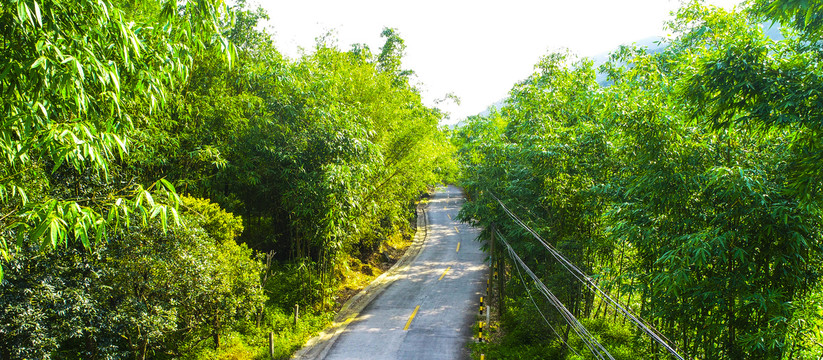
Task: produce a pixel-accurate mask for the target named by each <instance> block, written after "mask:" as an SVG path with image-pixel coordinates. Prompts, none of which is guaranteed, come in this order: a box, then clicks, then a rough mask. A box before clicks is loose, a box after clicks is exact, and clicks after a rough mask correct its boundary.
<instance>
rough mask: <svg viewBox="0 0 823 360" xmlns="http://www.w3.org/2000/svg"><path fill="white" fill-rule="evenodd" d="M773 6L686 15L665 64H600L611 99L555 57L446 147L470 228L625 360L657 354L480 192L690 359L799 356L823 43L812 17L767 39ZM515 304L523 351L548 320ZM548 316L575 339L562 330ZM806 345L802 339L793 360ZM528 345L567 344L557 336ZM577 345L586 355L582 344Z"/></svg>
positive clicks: (626, 58)
mask: <svg viewBox="0 0 823 360" xmlns="http://www.w3.org/2000/svg"><path fill="white" fill-rule="evenodd" d="M801 3H802V4H801ZM773 4H778V5H774V6H783V5H786V6H793V7H794V8H795V9H798V7H799V8H802V9H811V8H812V7H814V6H816V5H813V4H811V3H809V4H806V3H804V2H791V1H787V2H773ZM787 4H788V5H787ZM798 4H800V5H798ZM803 4H805V5H803ZM774 6H772V7H771V8H769V9H774ZM763 9H764V8H763V7H759V6H755V7H754V8H753V9H752V10H745V11H747V12H745V13H743V15H744V16H741V14H740V13H728V12H725V11H723V10H720V9H716V8H709V7H704V6H702V5H700V4H699V3H691V4H686V5H685V6H684V7H683V8H682V9H681V10H680V11H679V12H678V17H677V18H676V19H675V20H674V21H672V23H671V25H670V26H671V27H672V29H673V30H675V31H676V32H677V34H678V36H677V37H676V38H674V39H673V40H671V42H670V44H669V46H668V47H667V48H666V49H665V50H664V51H661V52H659V53H656V54H647V53H645V52H644V51H643V50H642V49H631V48H622V49H620V50H618V51H616V52H615V53H614V54H612V59H611V61H610V62H609V63H607V64H606V65H604V66H603V67H602V68H601V71H603V72H604V73H606V74H608V75H609V76H610V80H611V81H612V83H613V84H612V85H611V86H608V87H601V86H600V85H598V84H597V83H595V82H594V74H595V73H594V70H593V69H592V68H591V64H590V62H589V61H588V60H577V59H575V58H574V57H572V56H570V55H569V54H564V53H560V54H550V55H548V56H546V57H544V58H543V59H541V61H540V62H539V63H538V64H537V65H536V66H535V72H534V74H533V75H532V76H530V77H529V78H528V79H526V80H524V81H523V82H521V83H519V84H517V85H516V86H515V87H514V88H513V89H512V90H511V93H510V97H509V99H508V100H507V106H506V107H504V108H503V109H502V110H501V112H500V113H499V114H498V113H494V114H492V115H490V116H489V117H487V118H474V119H470V120H469V121H468V122H467V124H466V125H465V126H464V127H463V128H460V129H457V130H456V132H455V134H454V135H453V137H452V141H453V142H454V143H455V144H456V145H457V146H459V147H460V149H459V150H458V154H459V157H460V160H461V166H462V175H463V179H462V183H463V184H464V185H465V187H466V189H467V191H468V192H469V193H470V195H471V198H472V200H473V201H472V202H469V203H467V204H466V205H465V206H464V208H463V209H462V210H461V218H462V219H464V220H466V221H472V222H474V223H476V224H478V225H481V226H484V227H488V226H489V225H490V224H491V223H495V224H496V226H497V228H498V229H499V230H500V231H501V232H502V233H503V234H504V235H505V236H506V238H507V239H509V240H511V242H512V243H513V244H512V246H513V247H514V248H515V250H516V251H517V252H518V253H520V254H521V256H523V257H524V258H525V260H526V262H527V264H528V265H529V266H530V267H531V268H532V269H536V270H535V271H536V272H537V273H538V275H540V276H541V277H542V278H543V281H544V282H545V283H546V284H547V285H549V287H550V288H551V289H552V291H553V292H554V293H555V294H557V296H558V298H560V299H561V300H562V301H563V303H564V304H566V307H567V308H569V310H570V311H572V312H573V313H574V314H575V315H576V316H578V317H581V318H584V323H586V324H587V325H590V326H591V329H590V330H592V331H593V332H594V333H595V334H596V336H598V337H600V338H601V340H602V341H603V342H604V344H606V348H607V349H608V350H609V351H610V352H611V353H612V355H614V356H615V357H626V358H628V357H638V356H640V357H646V356H656V355H652V354H653V353H656V352H659V351H660V350H659V349H657V350H654V348H653V347H651V346H650V345H648V342H647V340H645V341H646V342H642V341H636V340H635V337H636V336H637V335H638V334H639V333H636V334H632V335H631V336H629V337H626V336H625V334H623V335H620V334H619V333H615V332H614V331H613V330H614V329H617V328H619V327H616V326H614V325H616V324H609V325H608V326H604V324H607V323H608V322H606V321H604V318H611V317H613V316H614V315H613V314H610V310H609V309H608V307H607V306H606V305H604V304H601V303H600V300H599V299H597V298H596V297H595V296H594V295H593V294H591V293H590V292H588V291H586V290H583V288H582V287H581V286H580V285H575V284H576V282H575V281H574V279H573V278H572V277H571V276H569V275H568V273H567V272H566V271H565V270H564V269H563V268H562V267H560V266H558V264H557V263H555V262H554V261H553V260H552V259H551V258H548V254H547V253H546V252H545V250H544V249H543V248H542V247H541V246H540V245H539V244H535V243H534V241H533V240H531V236H530V235H529V234H526V233H524V231H523V230H522V229H521V228H520V227H519V226H517V225H515V224H513V223H512V222H511V221H510V220H509V219H508V217H507V216H506V215H505V214H503V213H502V210H501V209H500V208H499V206H498V205H497V203H496V201H494V200H493V199H491V198H490V196H489V195H488V192H492V193H494V194H495V195H497V196H498V197H499V198H501V199H502V200H503V202H504V203H506V204H508V205H509V206H510V207H511V208H512V210H513V211H514V212H515V213H517V214H518V215H519V216H520V217H522V218H523V219H524V221H525V222H526V223H527V224H528V225H529V226H531V227H532V228H534V229H535V230H536V231H538V232H539V233H540V234H541V235H542V236H543V237H544V238H545V239H547V240H548V241H549V242H551V243H552V244H553V245H554V246H555V247H557V248H558V249H559V250H560V252H562V253H563V254H565V255H566V256H567V257H568V258H569V259H571V260H572V261H573V262H574V263H575V264H577V266H578V267H580V268H581V269H582V270H583V271H584V272H586V273H589V274H593V275H594V276H595V278H596V280H597V281H598V282H599V283H600V285H601V286H602V287H603V288H604V289H606V290H608V291H609V292H610V293H612V295H613V296H614V297H616V298H617V299H618V301H619V302H621V304H624V306H626V307H628V308H631V309H633V311H635V312H637V313H639V314H640V315H641V316H643V317H644V318H646V319H647V320H649V321H650V323H652V324H654V325H655V326H656V327H657V328H658V329H660V330H661V331H662V332H663V334H664V335H666V336H667V337H668V338H669V339H670V343H673V344H676V346H677V347H678V348H679V349H680V351H681V354H684V355H685V354H687V355H688V356H689V357H695V358H707V359H720V358H724V359H739V358H748V359H775V358H781V357H783V356H791V355H790V352H792V350H791V349H792V345H790V344H789V342H787V339H788V337H789V336H790V334H791V333H792V331H797V329H798V325H797V324H798V321H801V322H802V321H808V320H805V319H807V318H810V317H813V316H812V315H810V313H808V312H804V311H799V310H798V308H795V307H794V306H793V305H792V304H793V302H795V301H798V302H804V299H806V297H807V296H811V295H809V294H810V292H809V290H810V289H812V288H813V287H814V286H815V285H816V284H818V282H819V279H820V268H821V265H822V263H821V260H823V258H822V257H821V255H822V254H823V253H821V250H823V249H821V243H823V242H821V240H823V234H821V230H820V229H821V228H820V212H819V208H820V198H819V194H820V191H819V189H818V187H819V186H820V183H821V182H820V179H821V178H820V176H819V161H818V160H817V155H816V154H818V151H817V150H816V149H818V147H819V146H820V141H819V137H818V136H816V135H815V134H817V133H818V132H819V130H818V128H819V121H817V120H816V119H817V117H819V116H818V115H819V114H818V112H819V111H820V109H821V108H822V107H821V104H818V100H819V97H818V96H817V95H816V94H817V90H816V89H817V88H819V86H817V85H815V84H816V81H817V79H818V78H820V76H821V74H820V67H819V56H818V55H819V42H815V41H812V42H809V41H808V39H809V37H808V35H809V34H811V33H812V32H813V31H815V30H814V25H813V24H814V21H813V20H808V18H805V19H806V20H804V22H806V24H807V25H809V27H800V26H795V27H797V28H798V30H799V31H800V34H798V33H792V32H791V31H789V32H787V38H786V39H785V40H781V41H772V40H770V39H768V38H766V37H765V35H764V34H763V31H762V28H761V26H760V25H759V23H758V21H759V20H760V19H762V16H761V13H760V12H761V11H766V12H765V14H766V16H768V17H772V18H775V17H776V15H775V14H776V13H775V12H774V11H772V10H763ZM804 11H806V10H804ZM796 14H799V13H797V12H795V13H791V15H790V16H791V17H795V16H796ZM797 16H799V15H797ZM813 16H816V15H813ZM804 26H805V25H804ZM484 236H488V234H484ZM512 277H513V276H512ZM528 286H530V285H528V284H520V283H519V282H518V281H516V280H515V279H511V280H510V281H509V286H508V287H507V289H506V293H507V296H508V297H510V298H511V301H514V302H516V303H518V304H530V299H529V297H528V296H527V294H526V293H525V288H526V287H528ZM520 306H521V305H510V307H509V308H508V309H507V311H508V312H507V313H508V314H509V315H508V316H511V318H512V319H515V320H514V324H517V325H513V323H511V322H509V323H507V322H505V321H504V325H508V327H509V330H508V331H510V334H511V335H512V336H514V337H515V338H516V339H518V340H517V341H515V343H516V344H520V345H523V344H531V343H533V342H535V340H536V339H535V338H534V337H533V336H530V334H531V333H534V331H528V330H524V331H521V329H519V328H520V327H524V325H523V324H524V323H527V322H528V323H533V322H542V321H543V319H542V318H541V317H539V316H536V315H535V314H533V313H532V314H529V313H528V312H524V311H521V310H519V309H520ZM522 306H526V305H522ZM538 306H540V307H541V308H543V309H546V312H548V313H549V314H553V311H552V309H551V307H550V306H549V305H547V304H542V303H540V302H538ZM504 319H505V317H504ZM548 320H549V322H550V323H552V324H554V325H555V326H556V327H558V328H565V325H564V323H563V322H562V321H561V320H560V318H559V317H556V316H554V315H550V316H548ZM531 326H534V325H531ZM517 334H521V335H522V336H523V337H522V338H517V337H516V336H517ZM798 334H800V333H798ZM618 335H619V336H618ZM804 336H805V335H796V336H795V337H796V338H798V339H805V337H804ZM629 339H631V340H629ZM803 341H806V342H803ZM809 341H810V340H809ZM809 341H807V340H800V342H798V343H796V344H798V347H797V350H796V353H797V352H799V351H801V350H800V349H801V348H802V347H804V346H808V344H809ZM801 343H803V344H807V345H802V346H800V345H799V344H801ZM536 344H539V345H535V346H538V347H542V346H548V345H551V346H554V347H557V346H559V345H558V344H557V339H556V337H553V336H552V337H550V338H548V339H543V340H539V339H537V341H536ZM552 344H554V345H552ZM570 344H572V348H576V349H578V350H580V351H584V350H585V348H584V347H583V346H582V343H580V342H579V340H577V339H575V338H574V337H573V335H572V336H571V342H570ZM646 349H649V350H646ZM646 351H649V353H646ZM644 354H645V355H644ZM567 355H568V356H569V357H572V355H573V354H572V355H569V354H567ZM583 355H585V354H583ZM586 356H588V355H585V356H584V357H586Z"/></svg>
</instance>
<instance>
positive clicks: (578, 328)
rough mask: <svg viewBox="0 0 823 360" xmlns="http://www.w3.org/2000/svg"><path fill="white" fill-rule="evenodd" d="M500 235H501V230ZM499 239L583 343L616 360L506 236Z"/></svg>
mask: <svg viewBox="0 0 823 360" xmlns="http://www.w3.org/2000/svg"><path fill="white" fill-rule="evenodd" d="M498 235H500V233H499V232H498ZM499 239H500V241H502V242H503V244H504V245H506V248H507V249H508V252H509V257H511V259H512V260H514V261H515V263H516V264H519V265H520V266H522V267H523V270H524V271H526V273H527V274H528V275H529V276H530V277H531V278H532V280H533V281H534V284H535V285H537V289H538V290H540V292H542V293H543V295H544V296H546V299H547V300H549V302H550V303H551V304H552V305H554V307H555V308H556V309H557V311H558V312H559V313H560V315H561V316H562V317H563V319H564V320H565V321H566V323H567V324H569V326H570V327H571V328H572V329H573V330H574V332H575V333H577V336H578V337H580V340H582V341H583V343H584V344H586V346H587V347H588V348H589V350H590V351H591V353H592V354H594V355H595V356H596V357H597V358H598V359H603V360H605V359H606V358H608V359H610V360H614V357H612V355H611V354H610V353H609V352H608V350H606V348H604V347H603V345H602V344H600V342H599V341H597V339H596V338H595V337H594V336H593V335H592V334H591V333H590V332H589V331H588V330H587V329H586V327H585V326H583V324H581V323H580V321H579V320H577V318H576V317H575V316H574V314H572V313H571V311H569V309H567V308H566V306H565V305H563V302H561V301H560V299H558V298H557V297H556V296H554V293H552V292H551V290H549V288H548V287H546V285H544V284H543V282H542V281H541V280H540V278H538V277H537V275H536V274H535V273H534V272H533V271H532V270H531V269H529V267H528V266H527V265H526V263H525V262H523V260H522V259H521V258H520V256H519V255H517V253H516V252H515V251H514V249H513V248H512V247H511V245H509V243H508V242H507V241H506V240H505V238H503V237H502V236H500V237H499ZM567 346H568V345H567ZM604 356H605V357H604Z"/></svg>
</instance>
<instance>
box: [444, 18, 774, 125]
mask: <svg viewBox="0 0 823 360" xmlns="http://www.w3.org/2000/svg"><path fill="white" fill-rule="evenodd" d="M761 26H762V27H763V32H764V33H765V34H766V36H768V37H769V38H770V39H772V40H774V41H780V40H783V39H785V37H783V34H781V33H780V25H779V24H774V25H773V24H772V23H768V22H767V23H763V24H761ZM662 40H663V38H662V37H660V36H650V37H647V38H643V39H640V40H637V41H634V42H630V43H625V45H634V46H636V47H639V48H646V49H647V50H648V52H649V53H652V54H653V53H657V52H660V51H663V49H665V48H666V45H665V44H663V43H662ZM614 50H616V49H612V50H611V51H608V52H604V53H600V54H597V55H594V56H589V58H590V59H592V60H593V61H594V67H595V68H597V67H599V66H600V65H603V64H605V63H606V61H608V60H609V54H611V53H612V52H613V51H614ZM596 80H597V83H598V84H600V86H609V85H611V82H610V81H608V79H607V78H606V74H603V73H601V72H598V73H597V77H596ZM505 105H506V99H500V100H498V101H496V102H495V103H494V104H492V105H489V107H488V108H486V110H484V111H483V112H481V113H479V114H477V115H479V116H488V115H489V114H490V113H491V111H490V110H491V108H492V107H494V108H497V109H498V110H499V109H501V108H502V107H503V106H505ZM457 126H460V123H458V125H457Z"/></svg>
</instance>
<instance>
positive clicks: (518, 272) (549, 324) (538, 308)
mask: <svg viewBox="0 0 823 360" xmlns="http://www.w3.org/2000/svg"><path fill="white" fill-rule="evenodd" d="M497 235H498V236H499V237H500V238H501V240H502V238H503V235H502V234H500V232H499V231H497ZM502 241H503V242H504V243H506V241H505V240H502ZM508 245H509V244H508V243H506V246H507V247H508V250H509V252H510V253H509V257H511V252H512V251H514V250H512V248H511V246H508ZM514 268H515V269H516V270H517V276H518V277H519V278H520V282H522V283H523V287H524V288H525V289H526V293H527V294H529V299H530V300H531V301H532V304H533V305H534V308H535V309H537V312H538V313H539V314H540V317H542V318H543V321H545V322H546V325H548V326H549V329H552V332H553V333H554V335H555V336H557V339H559V340H560V342H562V343H563V345H566V347H567V348H569V349H570V350H571V351H572V352H573V353H574V354H575V355H577V356H580V354H579V353H578V352H577V351H575V350H574V348H572V347H571V346H569V344H568V343H567V342H566V340H563V337H562V336H560V334H558V333H557V330H555V329H554V326H552V324H551V323H550V322H549V319H546V315H543V311H541V310H540V307H539V306H537V303H536V302H535V301H534V298H533V297H532V292H531V290H529V287H528V286H527V285H526V280H524V279H523V274H521V273H520V266H515V267H514Z"/></svg>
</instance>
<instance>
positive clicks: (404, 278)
mask: <svg viewBox="0 0 823 360" xmlns="http://www.w3.org/2000/svg"><path fill="white" fill-rule="evenodd" d="M463 201H464V199H463V195H462V192H461V191H460V189H459V188H457V187H454V186H448V187H446V188H441V189H439V190H438V191H437V192H436V193H435V194H434V196H433V197H432V198H431V199H430V200H429V204H428V210H427V211H426V216H427V218H426V220H427V225H426V226H427V228H426V237H425V240H424V242H423V245H422V248H421V249H420V252H419V253H418V255H417V256H416V258H414V259H413V260H412V261H411V263H410V264H409V265H408V266H406V267H404V268H403V269H400V270H399V271H398V272H397V274H394V275H392V279H391V280H390V281H391V282H390V283H388V284H387V285H386V286H385V287H384V288H383V289H382V291H381V292H380V293H379V295H377V296H376V297H375V298H374V299H373V300H371V302H369V303H368V305H366V306H365V308H364V309H363V310H362V311H360V312H359V313H358V314H357V315H356V317H353V318H352V319H350V321H347V322H346V324H345V325H343V326H342V328H341V330H339V331H338V333H337V334H335V335H334V336H332V337H330V338H327V339H325V340H322V341H320V342H319V343H315V344H314V345H313V346H315V347H317V348H322V349H323V351H319V352H317V353H316V354H314V355H312V358H314V359H318V360H320V359H325V360H343V359H358V360H359V359H426V360H456V359H468V358H469V352H468V349H467V348H466V343H467V342H468V341H470V339H471V336H472V333H471V326H472V322H473V321H475V319H476V316H477V315H476V314H477V313H478V307H479V302H480V296H481V291H483V286H484V284H485V281H486V280H485V279H486V275H487V273H488V267H487V265H486V264H485V263H484V262H483V260H484V258H485V255H484V253H483V252H482V251H481V250H480V245H481V244H480V243H479V242H477V241H475V239H476V238H477V235H478V232H479V231H478V230H477V229H474V228H472V227H469V226H467V225H465V224H461V223H459V222H457V221H456V220H454V218H455V217H456V215H457V212H458V210H459V209H460V206H461V204H462V203H463ZM298 357H299V356H298Z"/></svg>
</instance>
